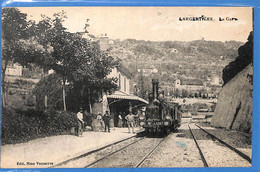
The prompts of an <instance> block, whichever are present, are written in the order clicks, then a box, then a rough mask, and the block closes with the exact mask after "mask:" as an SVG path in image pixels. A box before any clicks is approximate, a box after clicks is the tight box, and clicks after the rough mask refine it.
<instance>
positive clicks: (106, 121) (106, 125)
mask: <svg viewBox="0 0 260 172" xmlns="http://www.w3.org/2000/svg"><path fill="white" fill-rule="evenodd" d="M110 119H111V117H110V115H109V114H108V111H106V113H105V114H104V116H103V121H104V123H105V132H106V131H108V132H109V133H110V126H109V121H110Z"/></svg>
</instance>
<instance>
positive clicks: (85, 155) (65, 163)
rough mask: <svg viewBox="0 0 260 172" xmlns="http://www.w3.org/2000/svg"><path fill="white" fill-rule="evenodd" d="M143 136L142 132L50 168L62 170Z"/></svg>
mask: <svg viewBox="0 0 260 172" xmlns="http://www.w3.org/2000/svg"><path fill="white" fill-rule="evenodd" d="M143 134H144V132H140V133H138V134H137V135H135V136H132V137H128V138H125V139H122V140H119V141H116V142H114V143H111V144H109V145H106V146H103V147H101V148H98V149H95V150H92V151H89V152H86V153H83V154H81V155H79V156H76V157H74V158H71V159H68V160H66V161H63V162H61V163H58V164H56V165H53V166H51V167H49V168H61V167H66V166H67V165H68V164H71V163H72V164H75V163H74V162H76V161H78V160H80V159H83V158H85V157H88V156H91V155H93V154H95V153H97V152H99V151H102V150H105V149H109V148H110V147H112V146H115V145H118V144H122V143H123V142H126V141H129V140H131V139H134V138H137V137H139V136H142V135H143Z"/></svg>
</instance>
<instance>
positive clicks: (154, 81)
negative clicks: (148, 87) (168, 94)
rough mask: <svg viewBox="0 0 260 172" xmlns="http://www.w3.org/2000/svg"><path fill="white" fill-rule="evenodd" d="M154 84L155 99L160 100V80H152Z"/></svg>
mask: <svg viewBox="0 0 260 172" xmlns="http://www.w3.org/2000/svg"><path fill="white" fill-rule="evenodd" d="M152 84H153V99H158V88H159V87H158V84H159V82H158V79H152Z"/></svg>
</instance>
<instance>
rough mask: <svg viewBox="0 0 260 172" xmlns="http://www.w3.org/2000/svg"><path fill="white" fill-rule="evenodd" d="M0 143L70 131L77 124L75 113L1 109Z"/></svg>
mask: <svg viewBox="0 0 260 172" xmlns="http://www.w3.org/2000/svg"><path fill="white" fill-rule="evenodd" d="M1 116H2V120H1V144H2V145H4V144H14V143H19V142H24V141H29V140H31V139H35V138H39V137H46V136H52V135H57V134H68V133H70V129H71V127H75V126H77V118H76V114H75V113H71V112H64V111H45V112H43V111H35V110H26V111H24V110H13V109H2V113H1Z"/></svg>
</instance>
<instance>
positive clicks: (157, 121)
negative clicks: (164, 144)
mask: <svg viewBox="0 0 260 172" xmlns="http://www.w3.org/2000/svg"><path fill="white" fill-rule="evenodd" d="M152 84H153V93H152V94H150V95H149V104H148V105H147V106H146V109H145V112H144V113H142V114H143V115H141V116H140V125H141V126H142V127H143V128H145V132H146V134H147V135H155V134H159V133H166V134H169V133H170V132H171V131H173V130H176V129H177V128H178V127H179V126H180V123H181V113H180V106H179V105H178V103H174V102H170V101H168V102H167V101H166V100H165V99H164V95H163V92H162V93H160V94H159V93H158V89H159V87H158V85H159V82H158V80H157V79H153V80H152Z"/></svg>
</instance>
